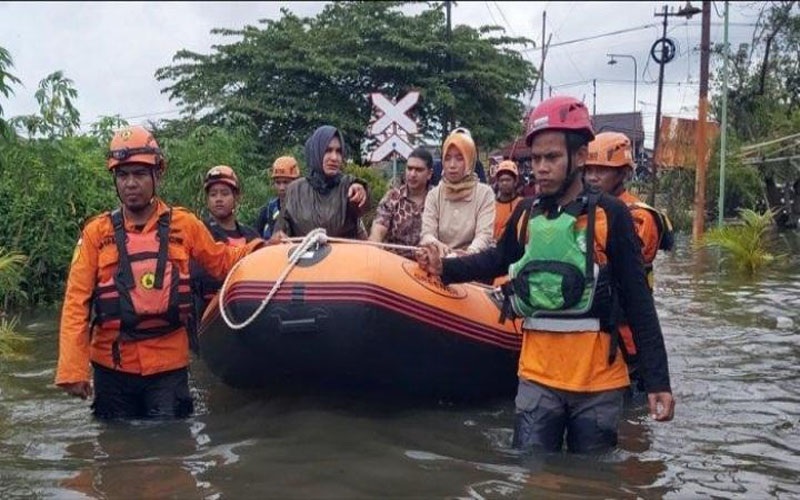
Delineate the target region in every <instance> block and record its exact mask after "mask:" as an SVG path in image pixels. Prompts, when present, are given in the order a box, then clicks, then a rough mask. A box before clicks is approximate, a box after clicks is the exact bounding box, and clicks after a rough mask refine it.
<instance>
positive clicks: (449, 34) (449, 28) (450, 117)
mask: <svg viewBox="0 0 800 500" xmlns="http://www.w3.org/2000/svg"><path fill="white" fill-rule="evenodd" d="M444 5H445V9H446V11H447V31H446V32H445V34H446V35H447V61H446V62H447V73H448V75H447V76H448V78H449V77H450V73H451V72H452V71H453V65H452V62H451V59H450V41H451V38H452V36H453V25H452V22H453V20H452V19H453V18H452V16H451V12H450V11H451V7H452V2H451V1H450V0H445V2H444ZM452 120H453V113H452V110H451V109H450V106H446V107H445V115H444V123H442V128H443V129H444V130H442V142H444V139H445V137H447V134H448V133H449V132H450V129H451V128H453V126H452V125H451V122H452Z"/></svg>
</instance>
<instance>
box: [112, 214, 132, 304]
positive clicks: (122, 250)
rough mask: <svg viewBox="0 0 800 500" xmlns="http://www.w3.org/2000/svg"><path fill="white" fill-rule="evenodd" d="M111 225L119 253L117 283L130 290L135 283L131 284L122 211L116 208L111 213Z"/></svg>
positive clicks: (130, 270) (129, 261)
mask: <svg viewBox="0 0 800 500" xmlns="http://www.w3.org/2000/svg"><path fill="white" fill-rule="evenodd" d="M111 224H112V225H113V226H114V243H115V244H116V245H117V253H119V264H118V267H117V283H119V284H121V285H122V286H123V287H125V289H127V290H130V289H131V288H133V287H134V286H136V285H135V283H134V282H133V270H132V269H131V259H130V256H129V255H128V247H127V244H126V243H127V240H128V237H127V235H126V234H125V220H124V218H123V216H122V209H121V208H117V209H116V210H114V211H113V212H111Z"/></svg>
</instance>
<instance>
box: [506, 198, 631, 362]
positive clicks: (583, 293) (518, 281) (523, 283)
mask: <svg viewBox="0 0 800 500" xmlns="http://www.w3.org/2000/svg"><path fill="white" fill-rule="evenodd" d="M599 196H600V195H599V193H598V192H596V191H593V190H590V191H587V192H586V193H585V194H584V195H582V196H581V197H580V198H578V199H577V200H575V201H573V202H572V203H569V204H568V205H566V206H564V207H559V208H558V209H557V212H555V213H552V211H550V212H548V211H546V210H544V209H543V208H542V207H541V206H540V205H539V203H538V200H537V201H536V202H534V204H533V205H532V206H531V208H530V209H529V212H528V211H526V212H528V213H523V214H522V217H523V218H524V219H523V220H525V222H524V225H523V228H522V234H521V237H520V240H521V241H525V235H526V234H527V243H525V252H524V253H523V256H522V258H521V259H520V260H518V261H517V262H514V263H513V264H511V266H509V273H508V274H509V278H510V280H509V282H508V283H507V284H506V285H505V286H504V287H503V294H504V295H505V303H506V304H505V307H504V314H503V316H505V315H508V314H509V313H513V314H514V315H515V316H517V317H521V318H524V321H523V328H524V329H525V330H526V331H530V332H561V333H571V332H586V331H604V332H607V333H609V334H611V335H612V350H611V352H610V353H609V361H610V362H613V359H614V357H615V356H616V351H617V345H618V344H617V340H618V339H617V333H616V332H617V322H616V319H615V316H616V314H617V311H618V310H619V307H618V303H617V295H616V293H614V291H613V289H612V286H611V281H610V279H609V272H608V266H606V265H602V266H598V265H597V264H596V263H595V259H594V240H595V214H596V209H597V202H598V199H599ZM584 214H586V216H587V224H586V227H585V228H578V227H577V222H578V219H579V218H580V217H581V216H582V215H584ZM525 218H526V219H525ZM509 306H510V307H509Z"/></svg>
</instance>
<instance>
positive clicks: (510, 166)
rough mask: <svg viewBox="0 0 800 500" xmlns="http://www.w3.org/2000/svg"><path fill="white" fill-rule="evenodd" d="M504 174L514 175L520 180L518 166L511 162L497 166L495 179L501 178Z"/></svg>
mask: <svg viewBox="0 0 800 500" xmlns="http://www.w3.org/2000/svg"><path fill="white" fill-rule="evenodd" d="M503 172H505V173H509V174H514V177H515V178H517V179H518V178H519V170H517V164H516V163H514V162H513V161H511V160H505V161H501V162H500V164H499V165H497V170H496V171H495V173H494V177H495V178H497V177H500V174H502V173H503Z"/></svg>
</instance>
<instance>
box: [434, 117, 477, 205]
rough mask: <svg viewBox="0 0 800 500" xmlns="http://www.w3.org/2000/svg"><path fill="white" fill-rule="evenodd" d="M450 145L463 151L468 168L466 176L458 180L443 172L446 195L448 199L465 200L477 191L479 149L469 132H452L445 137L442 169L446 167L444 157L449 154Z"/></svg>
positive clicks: (443, 186)
mask: <svg viewBox="0 0 800 500" xmlns="http://www.w3.org/2000/svg"><path fill="white" fill-rule="evenodd" d="M450 147H454V148H456V149H457V150H458V151H459V152H460V153H461V156H463V157H464V162H465V163H466V165H467V168H466V172H465V173H464V177H462V178H461V180H459V181H457V182H450V181H448V180H447V177H445V176H444V172H442V188H443V189H444V197H445V198H446V199H448V200H463V199H466V198H469V196H471V195H472V194H473V193H474V192H475V186H477V185H478V176H477V175H475V162H476V160H477V158H476V157H477V156H478V155H477V149H476V148H475V143H474V142H473V141H472V138H471V137H470V136H468V135H467V134H464V133H461V132H451V133H450V135H449V136H447V139H445V141H444V146H442V169H444V157H446V156H447V151H448V150H449V149H450Z"/></svg>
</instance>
